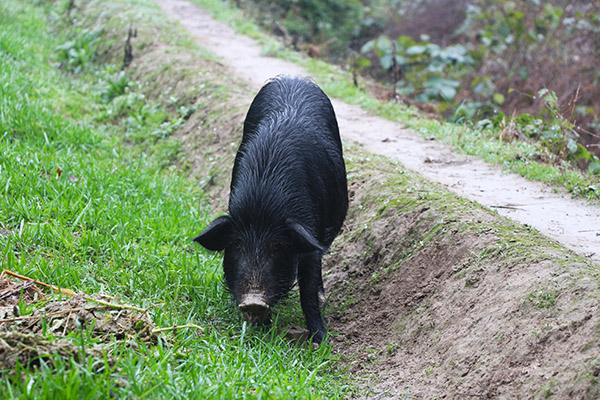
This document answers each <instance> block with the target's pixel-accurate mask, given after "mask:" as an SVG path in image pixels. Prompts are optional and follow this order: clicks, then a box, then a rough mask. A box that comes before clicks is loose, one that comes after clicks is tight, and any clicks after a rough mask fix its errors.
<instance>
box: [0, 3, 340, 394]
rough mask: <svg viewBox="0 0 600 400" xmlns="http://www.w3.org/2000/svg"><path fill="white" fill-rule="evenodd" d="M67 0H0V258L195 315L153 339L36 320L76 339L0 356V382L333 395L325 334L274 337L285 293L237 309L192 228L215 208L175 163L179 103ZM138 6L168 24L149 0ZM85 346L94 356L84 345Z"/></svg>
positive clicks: (335, 381) (55, 280) (61, 282)
mask: <svg viewBox="0 0 600 400" xmlns="http://www.w3.org/2000/svg"><path fill="white" fill-rule="evenodd" d="M67 3H68V2H44V1H35V2H25V1H19V0H6V1H4V2H2V5H0V191H1V192H2V195H1V196H0V265H1V266H2V268H4V269H8V270H12V271H15V272H18V273H21V274H24V275H27V276H29V277H32V278H35V279H37V280H40V281H43V282H46V283H49V284H53V285H56V286H60V287H64V288H69V289H72V290H75V291H78V292H84V293H87V294H95V293H105V294H109V295H112V296H114V297H115V298H117V299H120V300H121V301H125V302H127V303H130V304H134V305H136V306H138V307H142V308H150V311H149V313H150V315H151V317H152V319H153V321H154V323H155V324H156V325H157V326H159V327H171V326H174V325H184V324H189V323H192V324H196V325H200V326H201V327H203V328H204V330H203V331H202V330H198V329H194V328H188V329H179V330H177V331H176V332H166V333H163V334H161V335H160V336H159V338H158V341H157V344H156V345H148V344H147V343H143V342H140V341H136V338H135V337H129V338H127V340H118V339H116V338H113V339H112V340H109V341H106V340H104V341H103V340H101V339H99V338H98V337H95V336H94V334H93V332H92V331H91V330H89V329H86V328H85V327H81V329H80V330H76V331H71V332H63V333H64V335H63V334H61V333H57V332H56V331H55V332H54V333H49V332H47V333H46V335H45V337H43V338H42V339H46V340H50V341H57V340H59V339H62V338H63V337H64V338H67V340H70V341H72V342H73V343H76V344H77V345H78V346H80V347H81V352H80V353H79V354H76V355H74V356H71V357H67V358H65V357H61V356H58V355H52V354H49V355H42V354H40V357H39V358H38V359H36V360H32V362H31V363H30V364H18V365H17V366H16V367H15V368H13V369H8V370H0V397H2V398H36V399H41V398H56V399H59V398H60V399H68V398H77V399H92V398H108V397H109V395H111V394H112V395H114V396H115V397H116V398H136V399H142V398H185V399H188V398H202V399H207V398H214V399H224V398H260V399H268V398H273V399H283V398H327V399H331V398H338V397H341V396H342V393H344V392H345V391H347V390H348V387H347V386H346V384H347V382H345V381H344V380H343V379H340V377H339V374H340V371H339V370H338V368H339V366H338V364H336V361H335V358H334V357H332V355H331V348H330V347H329V346H326V345H325V346H321V348H320V349H318V350H316V351H312V350H309V349H307V348H305V347H294V346H291V345H290V343H289V342H288V341H287V340H286V339H284V334H283V333H282V329H281V327H282V326H289V325H290V324H294V323H295V324H300V325H303V320H302V318H301V313H300V311H299V307H298V306H297V305H296V301H291V302H289V304H288V305H283V306H281V309H282V312H280V313H279V316H280V320H279V321H275V323H274V325H273V327H272V328H271V329H270V330H259V329H256V328H252V327H249V326H247V325H246V324H245V323H243V322H242V319H241V317H240V315H239V313H237V311H235V309H234V308H233V306H232V304H231V302H230V301H229V294H228V293H227V292H226V290H225V288H224V285H223V284H222V282H221V280H222V273H221V266H220V262H221V260H220V257H218V256H215V255H212V254H208V253H205V252H203V251H201V250H199V249H198V248H196V247H195V246H193V245H192V243H191V240H190V238H192V237H194V235H196V234H197V233H199V232H200V230H201V229H202V228H203V227H204V226H206V223H207V221H208V218H209V217H210V214H211V213H212V212H213V211H212V210H210V209H209V208H208V207H207V206H206V204H207V202H206V198H205V195H204V194H203V193H202V192H201V191H199V190H198V185H197V183H196V182H194V181H193V180H191V179H189V178H186V177H182V175H181V174H179V172H178V168H177V167H175V163H176V162H178V161H181V157H182V155H181V153H180V149H179V143H178V141H177V139H175V138H172V137H170V133H171V131H172V130H173V127H176V126H177V124H178V123H180V122H181V118H182V116H181V113H177V112H172V111H169V110H167V109H165V107H163V106H162V105H161V104H160V103H158V102H154V101H152V100H148V99H146V98H145V97H144V96H143V95H142V94H141V93H140V92H139V91H138V88H137V86H136V82H135V81H134V80H132V79H131V78H130V77H129V76H128V75H127V74H123V73H121V72H120V71H119V70H120V68H119V66H114V65H109V64H104V63H100V62H98V60H97V59H96V57H97V55H96V53H95V52H94V46H95V44H96V43H98V41H100V40H102V36H101V35H102V32H101V31H98V32H91V31H87V30H84V29H83V28H80V27H78V26H77V24H74V25H73V26H71V23H72V22H69V20H68V18H67V17H66V15H67ZM136 7H139V8H140V9H143V10H144V12H145V13H147V15H150V16H151V17H152V18H154V20H156V21H158V22H157V23H164V21H162V20H161V18H162V16H161V15H160V13H159V12H158V11H157V10H156V9H155V7H154V6H153V5H152V3H151V2H149V1H145V0H143V1H138V2H136ZM188 46H189V44H188ZM56 297H58V296H55V298H54V300H56ZM292 300H294V299H292ZM21 308H22V311H21V314H20V315H27V314H28V313H30V312H32V311H33V310H34V309H35V308H36V306H35V305H30V306H27V307H21ZM59 331H61V330H59ZM92 347H93V348H96V349H100V350H101V355H100V356H97V357H92V356H89V355H86V354H87V353H86V351H85V349H87V348H92ZM42 356H43V357H42Z"/></svg>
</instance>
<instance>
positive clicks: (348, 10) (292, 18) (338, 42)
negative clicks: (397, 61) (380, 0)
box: [237, 0, 363, 53]
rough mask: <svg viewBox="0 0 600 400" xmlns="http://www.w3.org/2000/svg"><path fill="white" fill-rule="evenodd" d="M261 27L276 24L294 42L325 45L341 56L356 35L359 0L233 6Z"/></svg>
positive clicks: (279, 0) (268, 0) (262, 0)
mask: <svg viewBox="0 0 600 400" xmlns="http://www.w3.org/2000/svg"><path fill="white" fill-rule="evenodd" d="M237 3H238V5H240V6H242V7H244V8H245V9H246V10H248V11H250V12H251V13H252V14H253V17H254V18H256V19H257V20H258V22H259V23H261V24H262V25H263V26H267V27H268V28H269V29H272V28H273V25H274V21H277V24H280V26H282V27H283V28H284V29H285V30H286V31H287V33H288V34H289V35H291V36H292V37H293V40H294V42H296V43H297V42H306V43H323V42H328V43H329V48H330V50H331V52H334V53H335V52H336V51H337V52H341V53H345V52H346V51H347V45H348V43H349V42H350V41H351V40H353V39H354V38H355V37H356V36H357V35H358V34H359V28H360V21H361V19H362V17H363V5H362V4H361V2H360V1H359V0H253V1H250V2H243V3H242V2H239V1H238V2H237Z"/></svg>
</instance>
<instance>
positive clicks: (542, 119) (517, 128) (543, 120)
mask: <svg viewBox="0 0 600 400" xmlns="http://www.w3.org/2000/svg"><path fill="white" fill-rule="evenodd" d="M537 96H538V97H539V98H540V99H541V100H542V101H543V103H544V108H542V110H541V111H540V113H539V114H538V115H530V114H526V113H524V114H521V115H518V116H515V117H513V118H510V117H508V116H506V115H505V114H504V113H502V112H498V113H496V115H495V116H494V117H492V118H487V119H483V120H481V121H479V122H478V124H477V125H478V126H479V127H480V128H495V129H497V130H498V131H499V132H501V133H506V131H507V130H509V131H511V132H509V135H510V136H517V137H523V138H527V139H533V140H535V141H537V142H538V143H540V144H541V145H542V146H543V147H544V148H545V149H546V150H547V151H548V152H550V153H551V154H553V155H556V156H558V158H560V159H563V160H569V161H574V162H583V163H584V164H585V165H587V166H588V167H587V172H588V173H589V174H591V175H597V174H600V160H599V159H598V157H597V156H596V155H595V154H594V153H592V152H591V151H589V150H588V149H587V148H586V147H585V146H583V145H582V144H581V143H579V134H578V133H577V131H576V129H575V125H574V124H573V123H572V122H570V121H569V120H568V119H567V118H565V117H564V116H563V115H562V114H561V112H560V110H559V109H558V104H557V97H556V93H554V92H553V91H551V90H548V89H541V90H540V91H538V94H537Z"/></svg>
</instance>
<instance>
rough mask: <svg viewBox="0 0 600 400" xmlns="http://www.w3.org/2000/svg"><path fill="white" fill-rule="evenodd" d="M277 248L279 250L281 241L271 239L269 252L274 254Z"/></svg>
mask: <svg viewBox="0 0 600 400" xmlns="http://www.w3.org/2000/svg"><path fill="white" fill-rule="evenodd" d="M279 250H281V243H280V242H277V241H272V242H271V243H269V253H271V254H275V253H277V252H278V251H279Z"/></svg>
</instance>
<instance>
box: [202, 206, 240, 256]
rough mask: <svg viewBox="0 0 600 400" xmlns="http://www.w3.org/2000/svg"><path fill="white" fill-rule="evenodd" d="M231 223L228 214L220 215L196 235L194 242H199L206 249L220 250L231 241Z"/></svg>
mask: <svg viewBox="0 0 600 400" xmlns="http://www.w3.org/2000/svg"><path fill="white" fill-rule="evenodd" d="M232 225H233V224H232V222H231V217H230V216H229V215H223V216H220V217H218V218H217V219H215V220H214V221H213V222H211V223H210V225H209V226H208V228H206V229H205V230H204V232H202V233H201V234H200V235H198V236H196V237H195V238H194V242H197V243H199V244H200V245H201V246H203V247H205V248H207V249H208V250H213V251H221V250H223V249H225V247H227V245H228V244H229V242H230V241H231V227H232Z"/></svg>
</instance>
